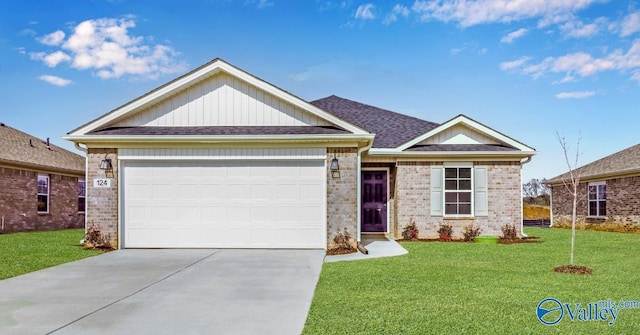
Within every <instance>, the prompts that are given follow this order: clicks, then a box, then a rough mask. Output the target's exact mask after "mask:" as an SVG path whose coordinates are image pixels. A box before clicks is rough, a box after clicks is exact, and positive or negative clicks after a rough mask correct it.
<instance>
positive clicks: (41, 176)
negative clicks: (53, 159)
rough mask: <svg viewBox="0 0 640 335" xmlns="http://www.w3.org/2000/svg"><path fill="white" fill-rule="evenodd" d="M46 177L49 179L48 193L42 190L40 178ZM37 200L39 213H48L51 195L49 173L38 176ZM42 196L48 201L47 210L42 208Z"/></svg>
mask: <svg viewBox="0 0 640 335" xmlns="http://www.w3.org/2000/svg"><path fill="white" fill-rule="evenodd" d="M41 178H42V179H45V180H46V181H47V185H46V188H47V190H46V193H43V192H41V190H40V179H41ZM37 185H38V186H37V190H36V193H37V202H36V210H37V212H38V214H48V213H49V210H50V201H49V199H50V195H51V177H50V176H49V175H47V174H38V177H37ZM40 197H45V198H46V202H45V207H46V208H45V210H40V205H39V204H40Z"/></svg>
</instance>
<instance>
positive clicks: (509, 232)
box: [501, 224, 518, 240]
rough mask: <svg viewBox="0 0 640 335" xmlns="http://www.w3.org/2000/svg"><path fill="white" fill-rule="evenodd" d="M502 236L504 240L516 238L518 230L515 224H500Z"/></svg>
mask: <svg viewBox="0 0 640 335" xmlns="http://www.w3.org/2000/svg"><path fill="white" fill-rule="evenodd" d="M501 229H502V238H503V239H505V240H517V239H518V232H517V231H516V226H514V225H511V224H506V225H504V226H502V228H501Z"/></svg>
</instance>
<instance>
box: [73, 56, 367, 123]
mask: <svg viewBox="0 0 640 335" xmlns="http://www.w3.org/2000/svg"><path fill="white" fill-rule="evenodd" d="M219 72H226V73H228V74H229V75H231V76H234V77H236V78H239V79H241V80H243V81H245V82H247V83H249V84H251V85H254V86H256V87H258V88H259V89H261V90H263V91H265V92H268V93H270V94H272V95H275V96H277V97H278V98H280V99H282V100H284V101H287V102H289V103H291V104H293V105H294V106H297V107H299V108H302V109H304V110H307V111H309V112H311V113H313V114H315V115H317V116H319V117H321V118H323V119H325V120H327V121H329V122H331V123H333V124H335V125H336V126H338V127H341V128H344V129H346V130H348V131H350V132H352V133H354V134H368V132H367V131H366V130H364V129H362V128H360V127H357V126H355V125H353V124H351V123H349V122H347V121H345V120H342V119H339V118H337V117H336V116H334V115H332V114H329V113H327V112H325V111H323V110H322V109H320V108H318V107H315V106H313V105H312V104H310V103H308V102H306V101H304V100H302V99H300V98H298V97H296V96H294V95H292V94H290V93H289V92H286V91H284V90H282V89H280V88H278V87H276V86H273V85H271V84H269V83H267V82H265V81H264V80H261V79H259V78H257V77H255V76H253V75H251V74H249V73H247V72H245V71H243V70H241V69H239V68H236V67H235V66H232V65H230V64H228V63H226V62H224V61H223V60H221V59H218V58H217V59H215V60H213V61H211V62H210V63H209V64H205V65H204V66H202V67H201V68H199V69H195V70H193V71H192V72H191V73H188V74H186V75H184V76H182V77H179V78H177V79H175V80H173V81H170V82H169V83H167V84H165V85H163V86H160V87H159V88H157V89H155V90H153V91H151V92H149V93H147V94H146V95H143V96H141V97H139V98H136V99H134V100H132V101H130V102H128V103H127V104H125V105H123V106H121V107H118V108H116V109H114V110H113V111H111V112H109V113H107V114H105V115H103V116H101V117H99V118H97V119H95V120H93V121H90V122H89V123H87V124H85V125H83V126H80V127H79V128H77V129H74V130H72V131H71V132H69V135H83V134H86V133H88V132H90V131H93V130H96V129H99V128H100V127H103V126H105V125H107V124H109V123H110V122H113V121H115V120H118V119H120V118H123V117H125V116H127V115H129V114H131V113H133V112H135V111H137V110H140V109H143V108H145V107H147V106H150V105H152V104H154V103H156V102H158V101H160V100H162V99H163V98H164V97H166V96H168V95H171V94H173V92H175V91H179V90H181V89H183V88H186V87H188V86H190V85H192V84H194V83H197V82H198V81H200V80H203V79H204V78H207V77H210V76H213V75H215V74H217V73H219Z"/></svg>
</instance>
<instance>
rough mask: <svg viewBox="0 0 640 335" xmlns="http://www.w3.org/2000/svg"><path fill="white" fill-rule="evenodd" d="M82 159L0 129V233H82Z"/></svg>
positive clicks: (66, 151)
mask: <svg viewBox="0 0 640 335" xmlns="http://www.w3.org/2000/svg"><path fill="white" fill-rule="evenodd" d="M84 171H85V159H84V157H82V156H80V155H77V154H75V153H72V152H70V151H68V150H65V149H62V148H60V147H58V146H55V145H53V144H50V143H48V139H47V141H43V140H40V139H38V138H35V137H33V136H31V135H29V134H26V133H23V132H21V131H19V130H17V129H14V128H11V127H9V126H8V125H6V124H4V123H0V233H8V232H18V231H29V230H52V229H63V228H81V227H84V210H85V208H84V207H85V206H84V205H85V198H84V191H85V178H84Z"/></svg>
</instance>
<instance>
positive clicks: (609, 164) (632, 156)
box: [547, 144, 640, 184]
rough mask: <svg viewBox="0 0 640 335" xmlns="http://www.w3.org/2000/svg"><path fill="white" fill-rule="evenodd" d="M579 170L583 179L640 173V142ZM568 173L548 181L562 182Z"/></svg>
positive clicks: (552, 182)
mask: <svg viewBox="0 0 640 335" xmlns="http://www.w3.org/2000/svg"><path fill="white" fill-rule="evenodd" d="M577 171H578V172H579V173H580V179H582V180H589V179H597V178H609V177H616V176H622V175H628V174H635V173H640V144H636V145H634V146H632V147H630V148H627V149H624V150H622V151H618V152H616V153H614V154H612V155H609V156H607V157H604V158H601V159H599V160H597V161H594V162H591V163H589V164H586V165H584V166H581V167H579V168H578V169H577ZM567 175H568V172H567V173H563V174H561V175H559V176H556V177H553V178H551V179H549V180H548V181H547V183H550V184H554V183H560V182H562V179H563V178H566V177H567Z"/></svg>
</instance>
